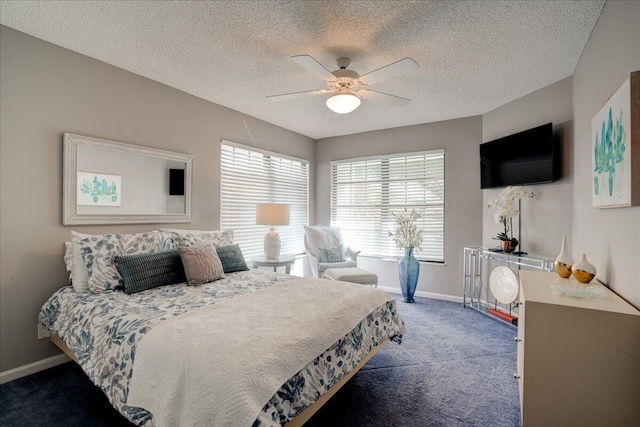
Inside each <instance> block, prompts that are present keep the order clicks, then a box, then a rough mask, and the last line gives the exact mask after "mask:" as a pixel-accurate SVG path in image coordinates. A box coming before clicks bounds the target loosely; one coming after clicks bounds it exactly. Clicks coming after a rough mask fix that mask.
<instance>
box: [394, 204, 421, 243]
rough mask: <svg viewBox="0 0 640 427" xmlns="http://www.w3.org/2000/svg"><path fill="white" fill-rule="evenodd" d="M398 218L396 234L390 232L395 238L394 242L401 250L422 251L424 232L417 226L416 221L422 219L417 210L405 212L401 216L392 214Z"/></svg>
mask: <svg viewBox="0 0 640 427" xmlns="http://www.w3.org/2000/svg"><path fill="white" fill-rule="evenodd" d="M391 214H392V215H393V216H394V217H395V218H396V229H395V232H394V233H392V232H389V236H393V241H394V242H395V244H396V246H397V247H398V248H400V249H403V248H416V249H420V246H421V245H422V230H421V229H420V228H419V227H418V225H417V224H416V221H417V220H418V219H420V218H421V217H422V215H420V214H419V213H418V212H417V211H416V210H415V209H412V210H411V211H407V209H405V210H404V212H402V213H400V214H399V215H396V214H394V213H393V212H392V213H391Z"/></svg>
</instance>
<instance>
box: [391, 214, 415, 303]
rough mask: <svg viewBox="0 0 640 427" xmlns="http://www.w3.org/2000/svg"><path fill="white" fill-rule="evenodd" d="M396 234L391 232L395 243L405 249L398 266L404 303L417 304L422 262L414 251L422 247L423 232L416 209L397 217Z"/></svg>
mask: <svg viewBox="0 0 640 427" xmlns="http://www.w3.org/2000/svg"><path fill="white" fill-rule="evenodd" d="M392 215H393V216H394V217H395V219H396V227H395V230H394V232H393V233H392V232H389V236H393V241H394V242H395V244H396V246H397V247H398V248H400V249H404V257H402V259H401V260H400V263H399V265H398V275H399V278H400V288H401V289H402V301H404V302H415V300H414V299H413V295H414V293H415V292H416V287H417V285H418V276H419V275H420V262H418V260H417V259H416V258H415V256H414V255H413V250H414V249H420V246H421V245H422V230H421V229H420V227H418V224H417V221H418V219H420V218H421V217H422V215H420V214H419V213H418V212H417V211H416V210H415V209H412V210H411V211H408V210H407V209H405V210H404V212H402V213H400V214H398V215H396V214H394V213H393V212H392Z"/></svg>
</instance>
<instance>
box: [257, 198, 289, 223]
mask: <svg viewBox="0 0 640 427" xmlns="http://www.w3.org/2000/svg"><path fill="white" fill-rule="evenodd" d="M256 224H257V225H269V226H274V225H289V205H287V204H284V203H259V204H258V205H256Z"/></svg>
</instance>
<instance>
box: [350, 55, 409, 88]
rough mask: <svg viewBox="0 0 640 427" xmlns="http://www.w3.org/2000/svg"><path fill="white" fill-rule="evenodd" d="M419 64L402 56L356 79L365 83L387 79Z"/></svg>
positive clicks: (406, 71) (369, 83)
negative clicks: (398, 59) (396, 60)
mask: <svg viewBox="0 0 640 427" xmlns="http://www.w3.org/2000/svg"><path fill="white" fill-rule="evenodd" d="M418 68H420V66H419V65H418V64H417V63H416V61H414V60H413V59H411V58H404V59H401V60H400V61H398V62H394V63H393V64H389V65H386V66H384V67H382V68H378V69H377V70H375V71H371V72H370V73H367V74H365V75H363V76H360V77H359V78H358V80H360V82H361V83H363V84H365V85H371V84H374V83H378V82H381V81H383V80H388V79H391V78H393V77H397V76H400V75H402V74H405V73H408V72H410V71H413V70H417V69H418Z"/></svg>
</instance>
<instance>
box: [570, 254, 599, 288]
mask: <svg viewBox="0 0 640 427" xmlns="http://www.w3.org/2000/svg"><path fill="white" fill-rule="evenodd" d="M571 271H572V272H573V277H575V278H576V279H577V280H578V282H580V283H589V282H590V281H592V280H593V278H594V277H596V267H595V266H594V265H593V264H591V263H590V262H589V261H587V255H585V254H582V258H580V261H578V262H576V263H575V264H573V268H572V269H571Z"/></svg>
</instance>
